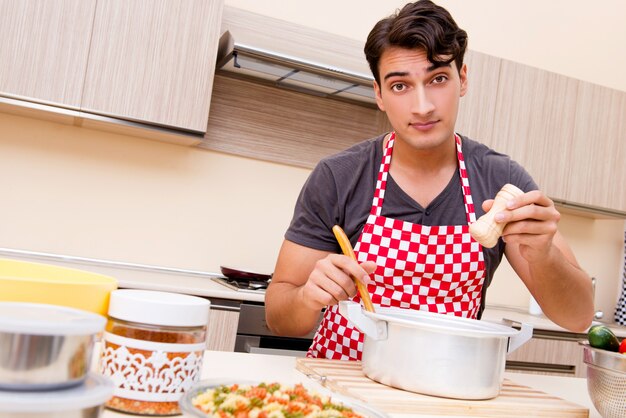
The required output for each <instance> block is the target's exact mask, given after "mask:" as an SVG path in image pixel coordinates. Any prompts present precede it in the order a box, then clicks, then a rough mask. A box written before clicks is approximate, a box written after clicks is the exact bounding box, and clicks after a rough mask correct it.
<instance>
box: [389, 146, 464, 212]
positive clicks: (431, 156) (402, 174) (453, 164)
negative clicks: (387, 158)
mask: <svg viewBox="0 0 626 418" xmlns="http://www.w3.org/2000/svg"><path fill="white" fill-rule="evenodd" d="M457 165H458V162H457V155H456V144H455V142H454V141H446V143H445V144H442V146H441V147H437V148H433V149H427V150H416V149H414V148H412V147H410V146H408V145H407V144H406V143H403V142H401V141H396V143H395V144H394V152H393V158H392V160H391V167H390V169H389V172H390V174H391V177H393V179H394V181H395V182H396V183H397V184H398V186H399V187H400V188H401V189H402V190H403V191H404V192H405V193H406V194H408V195H409V196H411V198H412V199H413V200H415V201H416V202H417V203H419V204H420V205H421V206H422V207H424V208H425V207H427V206H428V205H429V204H430V203H431V202H432V201H433V199H435V198H436V197H437V196H438V195H439V194H440V193H441V192H442V191H443V190H444V189H445V188H446V186H447V185H448V183H449V182H450V179H451V178H452V176H453V175H454V173H455V172H456V168H457Z"/></svg>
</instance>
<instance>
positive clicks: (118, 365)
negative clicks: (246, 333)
mask: <svg viewBox="0 0 626 418" xmlns="http://www.w3.org/2000/svg"><path fill="white" fill-rule="evenodd" d="M209 309H210V302H209V301H208V300H206V299H202V298H198V297H194V296H187V295H181V294H176V293H167V292H156V291H146V290H130V289H123V290H116V291H113V292H112V293H111V301H110V305H109V321H108V323H107V326H106V330H105V333H104V335H103V338H102V340H103V341H102V343H103V344H102V353H101V357H100V372H101V373H102V374H103V375H105V376H109V377H111V378H112V379H113V381H114V383H115V389H114V392H113V395H114V396H113V398H112V399H111V400H110V401H109V402H107V404H106V406H107V407H108V408H111V409H115V410H118V411H123V412H129V413H134V414H141V415H152V416H167V415H177V414H180V409H179V406H178V401H179V399H180V398H181V397H182V395H183V393H184V392H185V391H186V390H187V389H189V388H190V387H191V386H192V385H193V384H194V383H195V382H197V381H198V380H199V379H200V372H201V369H202V356H203V353H204V350H205V347H206V329H207V323H208V317H209Z"/></svg>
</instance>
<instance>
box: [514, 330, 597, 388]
mask: <svg viewBox="0 0 626 418" xmlns="http://www.w3.org/2000/svg"><path fill="white" fill-rule="evenodd" d="M585 340H586V336H585V335H584V334H574V333H568V332H554V331H545V330H535V331H534V332H533V338H531V340H530V341H528V342H526V343H525V344H523V345H522V346H521V347H520V348H518V349H517V350H515V351H514V352H512V353H510V354H509V355H508V356H507V363H506V368H507V370H508V371H521V372H525V373H538V374H549V375H557V376H575V377H586V376H587V366H586V365H585V363H584V362H583V347H582V346H580V345H579V344H578V342H579V341H585Z"/></svg>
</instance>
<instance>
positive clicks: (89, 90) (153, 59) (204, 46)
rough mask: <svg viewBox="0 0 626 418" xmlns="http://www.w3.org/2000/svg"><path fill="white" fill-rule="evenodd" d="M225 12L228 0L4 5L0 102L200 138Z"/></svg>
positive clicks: (5, 1)
mask: <svg viewBox="0 0 626 418" xmlns="http://www.w3.org/2000/svg"><path fill="white" fill-rule="evenodd" d="M222 9H223V0H132V1H128V0H98V1H95V0H0V36H1V37H2V40H1V41H0V42H1V45H2V47H1V48H0V96H3V97H5V98H11V99H20V100H22V101H24V102H23V104H24V105H28V102H35V103H40V104H46V105H51V106H56V107H62V108H68V109H74V110H80V111H81V112H82V113H81V116H83V117H84V118H87V119H89V118H90V117H91V118H93V117H94V115H95V117H101V116H105V117H109V118H114V119H112V121H113V122H115V120H126V121H132V122H140V123H141V124H143V125H148V126H158V127H167V128H169V131H171V130H179V131H181V132H191V133H195V134H202V133H204V132H205V131H206V128H207V121H208V114H209V103H210V100H211V88H212V85H213V76H214V72H215V60H216V57H217V44H218V39H219V35H220V23H221V19H222ZM47 110H51V108H48V109H47ZM52 110H53V108H52ZM98 120H101V119H98ZM132 126H133V127H134V128H136V127H137V125H136V124H132Z"/></svg>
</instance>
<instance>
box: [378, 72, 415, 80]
mask: <svg viewBox="0 0 626 418" xmlns="http://www.w3.org/2000/svg"><path fill="white" fill-rule="evenodd" d="M407 75H409V73H408V72H407V71H392V72H390V73H387V74H385V77H384V78H383V80H387V79H388V78H391V77H406V76H407Z"/></svg>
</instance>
